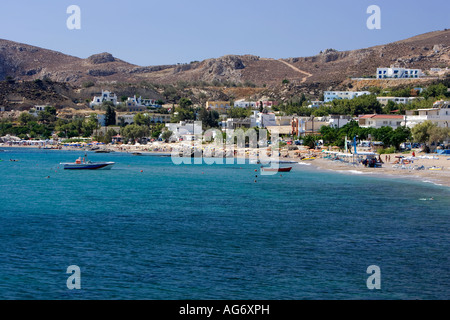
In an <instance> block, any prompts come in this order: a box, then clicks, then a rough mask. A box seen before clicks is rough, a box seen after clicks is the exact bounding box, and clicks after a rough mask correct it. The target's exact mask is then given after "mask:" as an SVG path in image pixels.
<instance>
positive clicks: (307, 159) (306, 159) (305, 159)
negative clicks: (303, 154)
mask: <svg viewBox="0 0 450 320" xmlns="http://www.w3.org/2000/svg"><path fill="white" fill-rule="evenodd" d="M315 159H316V157H310V158H303V159H301V160H302V161H309V160H315Z"/></svg>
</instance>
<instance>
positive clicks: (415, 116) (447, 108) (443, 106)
mask: <svg viewBox="0 0 450 320" xmlns="http://www.w3.org/2000/svg"><path fill="white" fill-rule="evenodd" d="M438 102H439V103H438V104H436V103H435V106H437V107H434V106H433V108H429V109H417V110H406V114H405V118H404V123H403V125H406V126H407V127H409V128H412V127H414V126H415V125H416V124H419V123H422V122H424V121H427V120H429V121H431V122H432V123H434V124H436V125H437V126H438V127H442V128H448V127H449V124H450V101H445V102H447V103H445V102H443V101H438Z"/></svg>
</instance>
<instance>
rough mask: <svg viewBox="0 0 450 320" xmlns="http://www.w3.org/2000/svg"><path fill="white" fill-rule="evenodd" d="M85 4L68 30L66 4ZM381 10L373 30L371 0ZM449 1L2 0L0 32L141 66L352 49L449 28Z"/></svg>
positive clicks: (2, 35) (65, 50) (74, 52)
mask: <svg viewBox="0 0 450 320" xmlns="http://www.w3.org/2000/svg"><path fill="white" fill-rule="evenodd" d="M70 5H78V6H79V7H80V9H81V30H69V29H68V28H67V26H66V20H67V19H68V17H69V15H68V14H67V13H66V10H67V7H68V6H70ZM370 5H378V6H379V7H380V9H381V29H380V30H369V29H368V28H367V27H366V21H367V19H368V18H369V16H370V14H367V13H366V10H367V8H368V6H370ZM449 10H450V1H448V0H427V1H418V0H409V1H407V0H395V1H392V0H391V1H386V0H342V1H338V0H311V1H304V0H277V1H273V0H227V1H217V0H165V1H154V0H127V1H123V0H89V1H86V0H69V1H67V0H39V1H36V0H14V1H6V0H4V1H1V3H0V38H1V39H7V40H13V41H17V42H22V43H26V44H30V45H35V46H39V47H43V48H46V49H51V50H56V51H60V52H63V53H65V54H70V55H73V56H77V57H80V58H87V57H88V56H90V55H92V54H95V53H100V52H110V53H112V54H113V55H114V56H115V57H117V58H119V59H122V60H125V61H127V62H130V63H133V64H137V65H141V66H150V65H160V64H174V63H188V62H190V61H193V60H203V59H208V58H217V57H220V56H223V55H226V54H253V55H258V56H261V57H269V58H277V59H278V58H289V57H304V56H312V55H315V54H317V53H319V52H320V50H324V49H327V48H334V49H337V50H351V49H360V48H366V47H370V46H374V45H379V44H385V43H389V42H393V41H397V40H401V39H405V38H408V37H411V36H414V35H418V34H422V33H426V32H430V31H435V30H443V29H445V28H450V23H449V22H450V21H449V20H450V19H449V14H448V12H449Z"/></svg>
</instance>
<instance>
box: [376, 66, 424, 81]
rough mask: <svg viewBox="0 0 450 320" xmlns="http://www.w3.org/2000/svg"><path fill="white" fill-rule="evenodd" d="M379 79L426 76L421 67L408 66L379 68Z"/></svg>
mask: <svg viewBox="0 0 450 320" xmlns="http://www.w3.org/2000/svg"><path fill="white" fill-rule="evenodd" d="M376 76H377V79H408V78H420V77H423V76H424V73H423V72H422V70H421V69H407V68H395V67H390V68H377V74H376Z"/></svg>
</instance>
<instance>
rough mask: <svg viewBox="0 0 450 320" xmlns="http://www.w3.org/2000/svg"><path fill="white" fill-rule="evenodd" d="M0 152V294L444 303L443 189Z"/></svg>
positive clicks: (449, 214)
mask: <svg viewBox="0 0 450 320" xmlns="http://www.w3.org/2000/svg"><path fill="white" fill-rule="evenodd" d="M0 149H3V150H5V151H6V152H0V158H1V159H3V160H4V161H1V162H0V187H1V192H0V299H52V300H53V299H146V300H147V299H149V300H175V299H176V300H178V299H196V300H197V299H198V300H203V299H226V300H236V299H244V300H247V299H249V300H253V299H256V300H302V299H449V298H450V268H449V265H450V264H449V256H450V254H449V252H450V235H449V231H450V229H449V226H450V219H449V218H450V210H449V207H450V197H449V195H450V188H447V187H443V186H437V185H433V184H431V183H425V182H421V181H415V180H410V179H403V180H400V179H397V180H394V179H385V178H383V179H382V178H379V177H378V178H377V177H372V176H364V175H356V174H353V175H352V174H342V173H335V172H331V171H319V170H318V169H314V168H313V167H312V166H300V165H298V166H295V167H294V169H293V170H292V171H291V172H290V173H283V174H281V175H280V174H277V175H273V176H260V175H259V172H255V171H254V170H255V169H257V168H258V167H257V166H256V165H252V164H244V165H242V164H234V165H213V166H210V165H186V164H184V165H179V166H177V165H174V164H173V163H172V161H171V158H170V157H159V156H133V155H130V154H124V153H110V154H95V153H92V152H90V153H88V156H89V158H90V159H91V160H94V161H95V160H104V161H115V162H116V165H115V166H114V167H113V169H112V170H110V171H80V172H72V171H64V170H62V168H61V167H60V166H59V163H60V162H72V161H74V160H75V159H76V158H78V157H79V156H83V154H84V152H81V151H80V152H76V151H58V150H37V149H19V148H11V149H9V148H0ZM9 159H17V160H19V161H17V162H11V161H9ZM141 171H142V172H141ZM256 175H258V177H256ZM48 176H50V178H47V177H48ZM255 180H256V182H255ZM430 198H433V199H434V200H429V199H430ZM71 265H77V266H79V267H80V270H81V278H80V279H81V289H80V290H77V289H74V290H69V289H68V287H67V285H66V282H67V279H68V277H69V276H70V274H68V273H66V271H67V267H68V266H71ZM371 265H376V266H379V268H380V274H381V276H380V281H381V282H380V283H381V289H374V290H369V289H368V287H367V284H366V281H367V279H368V277H369V276H370V274H368V273H367V267H368V266H371Z"/></svg>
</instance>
